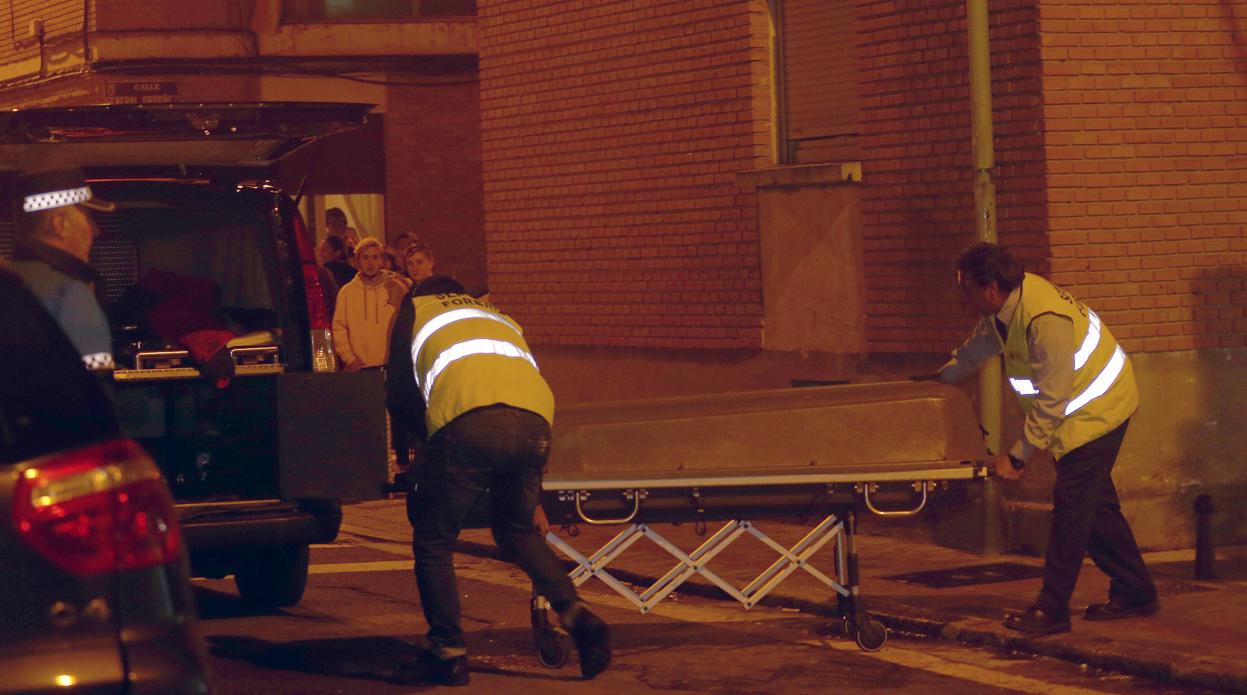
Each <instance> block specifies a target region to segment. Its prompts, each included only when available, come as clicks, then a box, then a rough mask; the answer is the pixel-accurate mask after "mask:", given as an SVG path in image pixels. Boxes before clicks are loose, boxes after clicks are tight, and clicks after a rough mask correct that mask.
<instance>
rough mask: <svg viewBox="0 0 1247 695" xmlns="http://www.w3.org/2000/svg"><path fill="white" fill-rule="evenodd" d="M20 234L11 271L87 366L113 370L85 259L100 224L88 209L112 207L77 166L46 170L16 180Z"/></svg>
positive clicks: (104, 321) (92, 277)
mask: <svg viewBox="0 0 1247 695" xmlns="http://www.w3.org/2000/svg"><path fill="white" fill-rule="evenodd" d="M17 187H18V198H17V201H16V203H17V205H18V207H19V208H20V210H21V212H20V213H19V214H18V215H17V230H18V239H17V247H16V250H15V251H14V253H13V271H14V272H15V273H17V275H18V276H20V277H21V278H22V281H23V282H24V283H25V284H26V286H27V287H29V288H30V290H31V291H32V292H33V293H34V294H35V296H36V297H38V298H39V300H40V301H41V302H42V303H43V305H44V307H46V308H47V310H48V313H50V314H51V315H52V318H54V319H56V322H57V323H58V324H59V325H60V327H61V330H63V331H64V332H65V334H66V335H67V336H69V339H70V340H71V341H73V344H74V346H75V347H77V348H78V352H79V354H80V355H82V361H83V363H84V364H85V365H86V367H87V369H89V370H91V371H93V372H98V373H104V374H107V373H109V372H111V371H112V370H113V367H114V363H113V341H112V332H111V331H110V330H109V328H108V319H107V318H105V316H104V312H103V310H101V309H100V305H99V302H98V301H97V300H96V298H95V289H94V286H95V284H96V282H97V280H98V279H99V276H98V275H97V274H96V272H95V269H93V268H92V267H91V265H90V263H89V259H90V256H91V246H92V244H93V243H94V242H95V237H96V236H98V235H99V228H98V227H96V225H95V221H94V220H93V219H92V218H91V211H92V210H98V211H102V212H111V211H113V210H114V209H115V208H116V206H115V205H113V204H112V203H109V202H106V201H103V200H100V199H98V198H96V197H95V196H94V195H93V194H92V192H91V188H90V187H89V186H87V184H86V181H85V180H84V179H83V176H82V171H81V170H79V169H48V170H43V171H32V172H28V173H26V174H23V175H22V176H21V177H19V179H18V186H17Z"/></svg>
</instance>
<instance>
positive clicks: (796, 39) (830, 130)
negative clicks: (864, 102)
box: [780, 0, 860, 164]
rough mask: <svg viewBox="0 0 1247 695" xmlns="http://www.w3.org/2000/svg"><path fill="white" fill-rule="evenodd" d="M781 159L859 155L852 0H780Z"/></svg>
mask: <svg viewBox="0 0 1247 695" xmlns="http://www.w3.org/2000/svg"><path fill="white" fill-rule="evenodd" d="M780 1H781V2H782V8H781V13H780V24H781V26H780V40H781V42H782V53H781V55H782V60H783V72H782V74H783V81H784V82H783V109H784V139H785V141H786V144H787V148H786V149H787V152H786V154H787V156H786V158H785V159H786V162H788V163H801V164H804V163H811V162H842V161H855V160H857V159H860V157H859V154H858V150H857V132H858V89H857V64H856V63H857V60H856V58H857V16H856V8H855V7H854V4H855V3H854V0H780Z"/></svg>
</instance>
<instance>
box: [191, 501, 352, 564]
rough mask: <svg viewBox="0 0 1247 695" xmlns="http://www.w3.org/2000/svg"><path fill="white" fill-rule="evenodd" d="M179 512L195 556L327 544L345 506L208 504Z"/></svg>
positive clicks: (315, 503)
mask: <svg viewBox="0 0 1247 695" xmlns="http://www.w3.org/2000/svg"><path fill="white" fill-rule="evenodd" d="M177 510H178V520H179V522H180V523H181V526H182V536H183V537H184V538H185V539H186V545H187V547H188V548H189V549H190V551H191V553H192V554H198V553H204V552H209V553H211V552H220V551H240V550H247V549H254V548H258V547H265V546H273V545H307V544H309V543H329V542H332V541H333V539H334V538H336V537H337V536H338V527H339V526H340V525H341V523H342V507H341V505H340V504H338V503H337V502H336V501H333V500H315V501H305V502H288V501H283V500H254V501H250V500H249V501H246V502H207V503H198V504H195V503H192V504H179V505H177Z"/></svg>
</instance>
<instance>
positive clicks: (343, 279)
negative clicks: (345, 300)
mask: <svg viewBox="0 0 1247 695" xmlns="http://www.w3.org/2000/svg"><path fill="white" fill-rule="evenodd" d="M316 259H317V260H319V261H320V264H321V265H322V266H324V267H325V269H326V270H328V271H329V272H330V273H333V279H334V281H335V282H336V283H337V287H338V289H341V288H343V287H345V286H346V283H348V282H350V281H351V280H352V279H353V278H354V277H355V272H356V271H355V269H354V268H352V267H351V266H350V264H348V263H347V262H346V242H344V241H342V237H339V236H327V237H325V240H324V241H322V242H320V246H317V247H316ZM335 301H336V298H335Z"/></svg>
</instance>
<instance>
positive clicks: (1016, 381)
mask: <svg viewBox="0 0 1247 695" xmlns="http://www.w3.org/2000/svg"><path fill="white" fill-rule="evenodd" d="M1009 385H1010V386H1012V387H1013V390H1014V391H1017V392H1018V395H1019V396H1038V395H1039V389H1037V388H1035V384H1034V383H1033V382H1032V381H1031V380H1030V379H1022V378H1019V377H1014V376H1011V377H1009Z"/></svg>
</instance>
